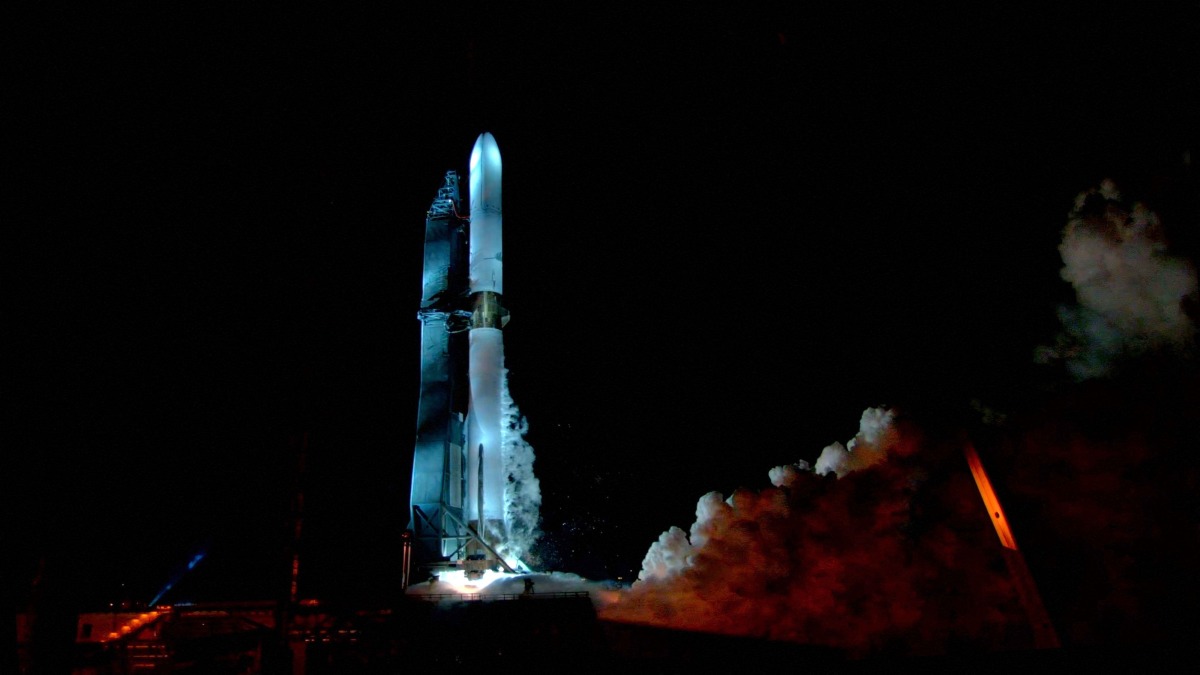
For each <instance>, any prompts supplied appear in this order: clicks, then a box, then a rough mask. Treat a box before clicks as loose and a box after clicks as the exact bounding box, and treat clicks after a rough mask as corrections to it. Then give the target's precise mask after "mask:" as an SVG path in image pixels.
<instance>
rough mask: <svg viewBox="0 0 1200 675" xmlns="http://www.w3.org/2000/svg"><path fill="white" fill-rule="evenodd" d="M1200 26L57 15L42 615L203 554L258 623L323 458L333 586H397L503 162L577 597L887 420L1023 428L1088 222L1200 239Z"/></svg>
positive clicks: (45, 278)
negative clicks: (995, 408) (464, 227)
mask: <svg viewBox="0 0 1200 675" xmlns="http://www.w3.org/2000/svg"><path fill="white" fill-rule="evenodd" d="M147 11H150V14H147V13H146V12H147ZM1197 14H1198V12H1197V5H1196V4H1195V3H1171V4H1164V5H1156V8H1153V9H1146V8H1143V7H1141V6H1140V5H1139V4H1135V3H1094V4H1092V5H1090V6H1088V7H1086V8H1073V9H1062V10H1047V9H1045V8H1037V9H1033V8H1029V7H1025V8H1020V9H1018V8H1013V7H1011V6H1010V5H1008V4H1006V3H973V4H972V6H971V8H970V9H969V11H968V10H959V11H950V10H946V9H930V8H913V7H908V6H906V7H903V8H898V9H887V10H879V9H878V8H872V9H871V10H870V11H867V10H866V8H865V7H860V8H857V9H846V10H837V11H824V10H823V11H814V12H807V11H796V12H794V13H792V14H789V15H786V16H785V15H779V14H774V13H771V12H767V11H750V10H737V11H735V10H725V11H722V12H718V13H703V12H697V11H696V10H695V9H694V8H691V7H687V8H685V7H682V6H680V7H676V8H675V9H674V10H670V9H658V10H652V11H648V12H647V10H644V9H641V10H638V11H636V12H635V11H633V10H629V11H628V12H616V11H613V10H611V9H604V10H601V9H598V8H590V9H587V8H580V9H575V10H572V12H571V13H570V14H569V15H568V14H565V13H563V14H559V13H549V14H536V18H534V17H535V13H534V12H533V10H532V9H521V10H519V11H518V10H508V11H506V10H501V9H500V8H497V7H490V8H488V9H486V10H482V11H468V10H466V9H463V8H451V9H447V10H445V11H441V12H432V13H422V14H419V15H418V14H414V13H412V11H411V10H408V9H400V6H399V5H397V6H395V7H392V6H390V5H387V6H385V5H380V6H375V7H372V8H370V9H362V8H356V9H345V8H337V9H336V10H334V9H326V10H322V11H304V12H301V11H283V10H268V9H264V8H261V7H256V8H254V9H246V8H244V7H243V8H224V9H221V10H213V9H211V8H207V7H205V8H201V7H194V8H180V7H176V6H171V7H158V8H154V9H151V10H147V8H145V7H143V8H139V9H138V11H132V10H131V11H127V12H121V13H118V12H113V13H109V12H105V13H103V14H99V13H97V14H92V15H88V16H81V15H77V14H73V13H68V12H66V11H65V10H64V11H62V12H57V13H55V12H51V11H41V12H39V13H38V14H37V15H36V16H30V17H21V18H20V19H19V20H17V21H14V23H13V28H12V30H13V32H14V33H16V34H17V37H18V38H19V39H17V40H15V41H13V43H12V44H14V45H15V46H14V47H10V48H9V50H8V55H9V59H8V60H9V62H10V68H11V70H12V71H13V72H12V73H11V75H12V76H13V77H12V80H13V82H14V88H13V89H14V91H15V92H17V93H19V94H20V95H19V96H17V97H16V98H15V99H14V102H12V103H10V104H9V106H6V107H8V108H9V109H10V110H11V111H13V112H15V113H16V114H15V115H14V116H13V117H12V118H10V119H11V121H10V122H9V129H8V131H9V134H8V136H9V148H10V152H7V153H6V155H7V157H6V160H7V161H6V162H5V164H6V169H7V171H6V174H7V175H8V178H9V180H8V181H6V183H7V184H8V186H9V190H10V194H11V195H13V196H15V197H16V207H15V209H14V210H13V211H12V212H10V214H11V218H7V219H6V220H9V223H10V232H13V233H15V236H13V235H10V237H11V238H8V244H9V245H7V246H5V250H6V254H7V255H6V258H7V260H8V262H7V263H6V264H5V265H4V268H5V269H4V288H5V297H6V300H7V301H8V302H6V305H9V306H10V310H9V311H6V314H7V315H8V316H9V317H10V321H8V322H6V323H7V324H8V325H9V330H8V331H6V332H7V333H8V334H9V336H10V337H12V338H14V340H13V341H12V343H11V346H10V348H9V349H8V350H6V351H7V354H6V356H7V358H6V359H5V362H6V365H5V369H4V370H5V374H6V377H5V378H4V379H5V385H4V393H5V399H6V401H7V403H6V405H5V406H4V407H5V409H6V412H7V413H8V414H9V415H10V419H9V422H8V423H6V424H5V434H4V446H5V447H4V450H3V455H4V460H3V461H4V465H3V466H4V468H3V476H4V479H5V483H6V484H7V485H9V488H6V489H5V492H6V493H9V494H10V495H11V496H13V498H12V499H10V500H9V501H8V504H9V506H10V508H11V510H10V511H9V513H6V514H5V515H4V518H5V520H6V525H5V526H6V528H7V530H6V531H8V532H11V537H12V539H13V541H15V542H17V546H14V547H12V548H11V549H10V550H13V551H16V555H15V556H14V557H15V561H14V562H13V567H12V569H14V570H16V574H15V576H14V578H16V579H17V580H16V582H15V584H14V585H15V586H17V587H22V585H23V584H25V583H26V576H27V575H28V574H30V573H29V572H28V570H30V569H32V568H34V567H36V564H37V561H38V560H39V559H48V560H49V561H50V562H49V563H48V564H50V565H51V566H52V567H54V568H55V569H57V570H60V571H59V572H57V574H59V575H60V578H62V579H69V580H70V584H72V586H71V587H72V588H80V589H83V588H87V589H89V591H88V592H89V593H94V594H95V595H96V596H98V597H99V596H105V597H109V596H111V594H113V593H119V592H120V591H119V590H118V589H119V584H120V583H122V582H124V583H127V584H130V585H132V586H136V590H135V591H129V592H130V593H131V594H132V595H134V596H137V597H135V599H148V598H142V597H140V594H145V593H149V594H152V591H153V590H157V587H158V586H161V583H160V581H163V582H165V580H166V579H167V578H168V577H169V576H170V572H171V568H173V567H175V566H176V565H178V564H181V563H183V562H186V560H187V559H188V558H189V557H190V555H191V553H192V552H193V549H195V548H196V547H198V546H201V545H202V544H203V543H204V542H205V541H210V542H212V543H211V544H210V554H211V555H210V558H209V559H208V560H207V561H206V562H205V563H204V566H202V567H200V568H198V569H197V570H196V573H197V574H200V573H201V572H205V570H206V569H208V570H212V571H211V572H208V575H209V576H208V579H209V581H208V582H207V583H208V584H209V585H208V586H207V587H206V590H204V591H203V592H207V593H210V594H217V595H220V594H247V593H250V594H253V593H254V592H256V590H257V587H256V586H255V584H257V583H258V582H259V580H261V579H262V578H265V577H267V576H269V572H268V570H273V569H275V567H273V565H275V561H276V560H277V554H278V550H279V549H280V542H281V541H283V540H284V538H285V535H284V529H283V524H284V519H285V517H286V514H287V505H288V501H289V499H290V496H291V494H292V491H293V485H294V482H293V481H294V480H295V476H294V472H293V468H292V467H293V466H294V463H295V448H296V442H295V441H294V439H295V438H296V437H298V435H300V434H302V433H303V432H306V431H307V432H308V433H309V435H310V436H309V437H310V441H311V443H310V455H309V459H310V464H309V471H308V473H307V474H306V478H305V485H306V487H307V494H308V496H309V502H308V506H309V514H308V515H309V517H308V520H307V527H308V530H307V531H306V536H307V537H308V539H307V540H306V541H307V542H308V543H307V544H306V545H307V546H308V551H309V555H310V558H309V559H310V560H312V561H313V562H312V563H311V566H312V567H311V569H312V570H313V571H312V572H311V574H312V579H313V581H312V584H313V587H314V588H315V589H323V588H334V587H337V586H338V584H345V583H350V584H351V585H354V584H358V586H357V587H356V588H360V589H361V588H364V587H365V588H370V587H372V586H373V585H375V584H376V583H390V582H391V580H386V581H385V580H384V579H385V578H386V575H388V574H389V573H390V571H391V570H392V569H393V567H392V566H393V565H394V555H395V551H396V544H395V539H396V536H397V535H398V533H399V532H400V530H401V529H402V528H403V526H404V522H403V521H404V520H405V516H404V511H405V509H406V503H407V474H408V472H409V470H410V467H409V466H408V461H409V459H410V456H411V444H412V437H413V427H414V419H415V412H416V390H417V384H418V351H417V347H418V344H419V330H418V323H417V321H416V318H415V312H416V305H417V302H418V299H419V293H420V278H421V269H420V268H421V244H422V236H423V227H424V212H425V209H426V208H427V207H428V205H429V202H430V200H431V199H432V198H433V196H434V194H435V191H436V190H437V188H438V187H439V185H440V183H441V178H442V175H443V173H444V172H445V171H446V170H449V169H457V170H459V171H460V172H465V170H466V162H467V158H468V154H469V152H470V149H471V144H472V143H473V141H474V139H475V137H476V136H477V135H478V134H479V133H480V132H482V131H491V132H492V133H493V134H494V135H495V137H496V139H497V141H498V143H499V145H500V148H501V151H502V153H503V158H504V164H505V166H504V168H505V183H504V199H505V211H506V214H505V216H506V217H505V226H506V228H505V249H506V250H505V257H506V275H507V277H508V278H507V283H506V296H507V297H506V304H507V305H508V307H509V308H510V309H511V311H512V315H513V319H512V322H511V323H510V324H509V327H508V329H507V330H506V338H505V339H506V350H507V365H508V367H509V369H510V378H511V387H512V392H513V394H514V397H515V399H516V402H517V404H518V406H519V407H520V408H521V409H522V411H523V412H524V413H525V414H526V415H527V417H528V420H529V424H530V435H529V439H530V441H531V443H532V444H533V446H534V448H535V451H536V453H537V457H538V459H537V462H538V463H537V465H536V467H535V469H536V470H537V472H538V475H539V477H540V478H541V480H542V486H543V494H544V497H545V506H544V514H545V515H546V518H547V522H546V523H545V527H546V529H547V531H548V532H550V533H552V534H553V537H552V544H553V545H552V546H551V547H550V548H548V549H547V552H546V556H547V558H546V559H547V561H548V562H551V563H555V564H556V565H559V566H561V567H562V568H565V569H568V570H570V571H578V572H582V573H585V574H588V575H593V576H601V575H604V576H617V575H627V574H630V573H631V572H632V571H634V570H636V569H637V566H638V564H639V563H640V555H641V553H643V552H644V551H645V548H646V547H647V546H648V545H649V543H650V542H651V541H653V540H654V538H655V537H657V535H658V533H659V532H661V531H662V530H664V529H665V528H666V527H667V526H669V525H673V524H674V525H680V526H686V525H687V524H688V523H690V522H691V517H692V514H693V510H694V506H695V500H696V499H697V498H698V497H699V496H700V495H701V494H703V493H704V492H706V491H708V490H712V489H717V490H722V491H725V492H726V493H728V492H729V491H731V490H732V489H733V488H735V487H738V486H739V485H749V486H760V485H764V484H766V472H767V470H768V469H769V468H771V467H772V466H775V465H777V464H781V463H785V462H790V461H795V460H797V459H801V458H803V459H808V460H810V461H811V460H812V459H815V457H816V455H817V454H819V452H820V449H821V448H822V447H823V446H824V445H826V444H828V443H830V442H832V441H835V440H840V441H845V440H847V439H848V438H849V437H850V436H852V435H853V433H854V431H855V429H856V428H857V422H858V417H859V415H860V413H861V412H862V410H863V409H864V408H866V407H868V406H874V405H881V404H889V405H909V406H915V407H918V408H922V409H925V410H933V411H951V410H953V411H957V410H959V409H961V408H964V407H966V406H967V405H968V402H969V401H970V400H971V399H972V398H980V399H982V400H985V401H988V402H990V403H994V404H996V405H1000V406H1004V405H1014V404H1016V403H1017V402H1019V401H1020V400H1021V399H1022V398H1023V397H1025V396H1027V394H1028V392H1029V391H1030V388H1031V387H1032V386H1033V385H1032V384H1031V383H1032V382H1035V381H1036V380H1037V377H1038V373H1037V372H1036V369H1035V368H1034V366H1033V363H1032V352H1033V349H1034V347H1035V346H1036V345H1037V344H1041V343H1045V342H1048V341H1050V340H1052V339H1053V334H1054V332H1055V331H1056V330H1057V324H1056V321H1057V320H1056V317H1055V308H1056V306H1057V305H1058V304H1059V303H1061V302H1064V301H1067V300H1069V299H1070V298H1071V291H1070V288H1069V287H1068V286H1066V284H1065V283H1064V282H1062V281H1061V280H1060V279H1059V277H1058V267H1059V266H1060V260H1059V258H1058V253H1057V251H1056V246H1057V243H1058V240H1059V236H1060V234H1061V229H1062V226H1063V225H1064V224H1065V216H1066V213H1067V211H1068V210H1069V209H1070V208H1071V203H1072V200H1073V198H1074V196H1075V195H1076V194H1077V193H1079V192H1081V191H1083V190H1085V189H1087V188H1089V187H1092V186H1094V185H1096V184H1097V183H1099V181H1100V180H1102V179H1104V178H1112V179H1114V180H1116V181H1117V183H1118V185H1120V186H1121V187H1122V188H1123V189H1124V190H1125V191H1126V192H1127V193H1129V194H1131V195H1132V196H1136V197H1139V198H1143V199H1145V200H1147V201H1148V202H1149V203H1150V204H1151V206H1152V207H1154V208H1157V209H1159V210H1160V213H1161V214H1162V215H1163V217H1164V219H1165V220H1168V221H1169V219H1170V218H1171V216H1172V215H1175V214H1186V213H1189V212H1190V213H1193V214H1194V213H1195V210H1196V196H1195V195H1194V194H1193V193H1192V192H1190V190H1194V186H1195V168H1194V166H1193V167H1191V168H1189V167H1187V166H1185V163H1184V157H1185V153H1187V152H1189V151H1190V152H1191V157H1192V161H1193V162H1194V161H1195V158H1196V152H1197V148H1198V146H1197V125H1196V120H1198V119H1200V109H1198V108H1197V106H1196V104H1195V100H1198V98H1200V97H1197V96H1196V94H1197V92H1196V89H1197V86H1196V85H1197V82H1200V79H1198V78H1200V48H1198V47H1197V43H1196V41H1195V39H1194V28H1195V25H1196V22H1195V19H1196V17H1197ZM1189 171H1190V172H1191V173H1190V174H1189ZM1189 175H1190V176H1191V177H1190V179H1189V178H1188V176H1189ZM1189 180H1190V181H1191V182H1188V181H1189ZM1172 209H1174V211H1172ZM1189 209H1190V211H1189ZM1192 224H1193V226H1194V222H1193V223H1192ZM1168 225H1170V223H1169V222H1168ZM1173 234H1174V236H1175V242H1174V243H1176V244H1177V246H1179V247H1181V248H1182V250H1183V251H1184V252H1185V253H1188V252H1190V253H1191V254H1195V253H1196V251H1197V244H1198V240H1197V234H1196V232H1195V231H1194V230H1192V231H1186V230H1181V231H1179V232H1177V233H1173ZM947 414H951V413H947ZM6 536H7V535H6ZM5 548H9V547H8V546H5ZM23 575H25V576H23ZM347 578H353V581H352V582H348V581H346V579H347ZM63 583H64V584H66V583H67V582H63ZM196 583H199V582H196ZM146 588H152V590H151V591H145V590H144V589H146ZM195 592H196V593H201V592H202V591H201V590H199V587H197V590H196V591H195Z"/></svg>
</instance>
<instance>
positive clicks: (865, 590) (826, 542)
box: [600, 408, 1016, 653]
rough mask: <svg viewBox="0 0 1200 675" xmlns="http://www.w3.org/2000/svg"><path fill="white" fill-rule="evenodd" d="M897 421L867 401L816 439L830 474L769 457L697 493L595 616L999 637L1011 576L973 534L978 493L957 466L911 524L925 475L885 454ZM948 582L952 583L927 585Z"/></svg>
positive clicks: (921, 645) (673, 623)
mask: <svg viewBox="0 0 1200 675" xmlns="http://www.w3.org/2000/svg"><path fill="white" fill-rule="evenodd" d="M894 422H895V415H894V414H893V412H892V411H890V410H887V409H882V408H871V409H868V410H866V411H865V412H864V413H863V415H862V419H861V420H860V424H859V431H858V434H857V435H855V437H854V439H853V440H851V441H850V442H849V443H847V444H846V445H845V446H843V445H842V444H840V443H837V444H834V445H833V446H830V447H831V448H834V449H833V450H830V449H829V448H827V449H826V450H825V451H824V452H823V453H822V460H818V463H817V465H818V466H820V467H823V468H825V470H826V472H835V473H838V476H839V477H838V478H837V479H834V478H832V477H828V478H822V477H820V476H818V475H817V472H815V471H813V470H812V469H810V468H809V464H808V463H807V462H804V461H800V462H797V463H795V464H789V465H785V466H779V467H775V468H774V469H772V470H771V471H770V477H771V482H772V483H773V484H774V487H768V488H764V489H762V490H758V491H753V490H746V489H738V490H736V491H734V493H733V494H732V495H731V496H730V497H729V498H728V499H725V498H724V497H723V496H722V495H721V493H719V492H710V493H708V494H706V495H704V496H703V497H701V498H700V501H699V502H698V503H697V505H696V521H695V523H693V524H692V526H691V529H690V531H688V532H685V531H684V530H683V529H681V528H679V527H671V528H670V529H668V530H667V531H666V532H664V533H663V534H662V535H661V536H660V537H659V538H658V541H656V542H654V543H653V544H652V545H651V546H650V548H649V550H648V551H647V553H646V556H645V559H644V561H643V562H642V571H641V573H640V574H639V575H638V580H637V581H636V582H634V584H633V585H632V586H631V587H630V588H628V589H626V590H623V591H620V592H618V593H615V594H614V595H613V597H612V598H611V600H610V601H609V602H608V603H607V604H605V605H602V606H601V607H600V616H601V618H603V619H605V620H613V621H626V622H634V623H645V624H652V625H659V626H666V627H671V628H676V629H684V630H698V631H710V632H718V633H725V634H732V635H745V636H754V637H765V638H770V639H776V640H787V641H794V642H805V643H810V644H823V645H830V646H837V647H844V648H848V649H851V650H856V651H869V650H871V649H875V648H877V647H879V646H881V645H885V644H888V643H889V641H892V640H895V639H897V638H900V637H903V638H904V640H905V642H906V643H907V644H909V645H910V647H909V648H910V649H911V651H913V653H918V652H920V651H922V650H926V651H936V650H938V649H940V648H943V647H944V645H945V644H948V642H949V641H951V640H953V639H964V640H970V641H973V642H979V643H980V644H988V643H989V641H996V642H998V641H1001V640H1002V639H1003V636H1004V634H1005V631H1006V626H1009V625H1014V623H1016V620H1015V619H1014V615H1013V611H1015V610H1014V607H1013V603H1012V602H1011V598H1012V589H1011V586H1010V585H1009V584H1008V582H1007V581H1006V580H1005V578H1004V577H1003V576H1002V575H1001V574H1000V573H999V572H997V566H996V563H997V562H998V560H997V559H995V549H994V548H991V549H989V548H987V547H983V546H978V545H977V543H978V542H977V541H976V538H978V537H988V536H991V534H990V533H989V532H987V531H986V528H987V518H986V514H983V513H981V510H980V505H979V496H978V493H976V492H974V490H973V487H972V486H971V485H970V479H969V478H968V477H966V476H965V475H963V474H962V473H959V474H955V475H954V477H953V478H952V479H940V480H952V481H953V482H952V484H946V483H942V484H939V487H938V488H937V489H936V490H935V491H933V492H930V493H928V496H927V497H925V499H926V500H933V501H935V502H938V506H937V511H938V512H939V513H943V514H946V516H945V518H944V520H942V521H938V522H933V521H929V522H925V523H923V524H922V526H921V527H920V528H914V527H911V526H910V524H911V521H912V519H913V517H914V516H913V512H912V500H913V496H914V493H915V491H916V490H920V489H922V488H921V487H920V486H921V484H922V481H923V480H924V479H919V478H918V475H920V472H919V471H916V472H914V468H913V467H912V466H911V465H909V466H905V465H904V464H903V463H902V462H895V461H884V460H885V459H887V456H889V455H895V456H897V457H905V458H911V457H912V453H913V451H914V449H915V448H914V447H912V446H913V445H914V441H915V440H916V439H915V438H904V437H903V436H906V435H907V434H908V433H909V431H907V430H906V431H903V432H902V431H900V430H898V429H897V428H896V427H895V426H893V423H894ZM909 461H911V460H909ZM860 469H861V470H862V471H861V473H856V472H857V471H859V470H860ZM948 487H949V488H950V489H947V488H948ZM930 503H932V502H930ZM985 540H986V539H985ZM946 587H952V588H955V589H956V592H955V593H952V594H945V593H937V592H935V589H939V588H946Z"/></svg>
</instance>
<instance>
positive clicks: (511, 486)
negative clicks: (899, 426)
mask: <svg viewBox="0 0 1200 675" xmlns="http://www.w3.org/2000/svg"><path fill="white" fill-rule="evenodd" d="M500 382H501V384H500V426H501V429H500V442H501V446H500V456H501V461H502V462H503V463H504V475H505V483H504V527H505V530H506V531H507V536H506V537H505V538H504V540H503V541H502V542H501V544H500V545H499V546H498V547H497V551H498V552H499V553H500V554H501V555H503V556H504V557H505V558H516V559H518V560H523V559H524V556H525V554H526V553H527V552H529V550H530V549H531V548H532V547H533V544H534V542H535V541H537V538H538V536H539V535H540V531H539V528H538V522H539V518H540V509H541V506H542V492H541V485H540V484H539V482H538V479H537V476H535V475H534V473H533V461H534V455H533V447H532V446H531V445H529V443H528V442H527V441H526V440H525V434H526V433H527V432H528V431H529V424H528V422H526V420H525V418H524V417H523V416H522V415H521V413H520V411H519V410H517V406H516V404H515V403H514V402H513V398H512V394H511V393H509V390H508V369H507V368H505V369H503V371H502V377H501V378H500Z"/></svg>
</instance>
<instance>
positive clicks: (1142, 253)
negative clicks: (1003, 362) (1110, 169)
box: [1038, 181, 1196, 380]
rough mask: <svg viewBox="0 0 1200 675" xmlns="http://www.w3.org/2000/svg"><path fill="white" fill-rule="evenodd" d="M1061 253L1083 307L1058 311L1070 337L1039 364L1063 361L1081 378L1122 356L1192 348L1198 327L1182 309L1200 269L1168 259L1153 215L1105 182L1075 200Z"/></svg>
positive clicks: (1042, 352) (1107, 368)
mask: <svg viewBox="0 0 1200 675" xmlns="http://www.w3.org/2000/svg"><path fill="white" fill-rule="evenodd" d="M1059 252H1060V253H1061V254H1062V260H1063V268H1062V272H1061V274H1062V278H1063V279H1065V280H1066V281H1068V282H1070V283H1071V285H1072V286H1073V287H1074V288H1075V294H1076V297H1077V300H1078V304H1077V305H1073V306H1065V307H1062V308H1060V310H1059V318H1060V320H1061V321H1062V324H1063V328H1064V331H1065V333H1064V334H1063V335H1062V336H1060V338H1059V340H1058V343H1057V344H1056V345H1055V347H1054V348H1049V347H1043V348H1040V349H1039V351H1038V360H1039V361H1042V362H1047V361H1050V360H1054V359H1065V361H1066V365H1067V368H1068V370H1069V371H1070V372H1071V374H1072V375H1073V376H1074V377H1075V378H1076V379H1079V380H1083V379H1087V378H1092V377H1099V376H1104V375H1108V374H1110V372H1111V369H1112V366H1113V364H1114V362H1115V361H1116V360H1117V359H1119V358H1121V357H1123V356H1140V355H1144V354H1147V353H1151V352H1159V351H1164V350H1165V351H1171V352H1176V353H1184V352H1186V351H1188V350H1189V348H1190V346H1191V344H1192V341H1193V339H1194V337H1195V326H1194V325H1193V323H1192V320H1191V319H1190V318H1189V317H1188V315H1187V314H1186V313H1185V311H1184V303H1185V302H1186V301H1187V299H1188V298H1192V301H1194V299H1195V295H1196V271H1195V269H1194V268H1193V266H1192V265H1191V264H1190V263H1189V261H1187V260H1186V259H1183V258H1180V257H1176V256H1172V255H1171V254H1170V253H1168V251H1167V244H1166V240H1165V237H1164V236H1163V228H1162V224H1161V223H1160V222H1159V218H1158V216H1157V215H1156V214H1155V213H1154V212H1152V211H1150V210H1149V209H1148V208H1146V207H1145V206H1144V205H1142V204H1140V203H1133V204H1132V205H1130V204H1128V203H1127V202H1125V201H1124V200H1123V199H1122V197H1121V194H1120V193H1119V192H1118V191H1117V188H1116V186H1115V185H1114V184H1113V183H1112V182H1111V181H1104V182H1103V183H1102V184H1101V185H1100V187H1099V188H1095V189H1091V190H1088V191H1086V192H1083V193H1081V194H1080V195H1079V196H1078V197H1077V198H1076V200H1075V207H1074V209H1072V211H1071V213H1070V215H1069V217H1068V220H1067V226H1066V228H1065V229H1064V230H1063V239H1062V243H1061V244H1060V245H1059Z"/></svg>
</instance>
